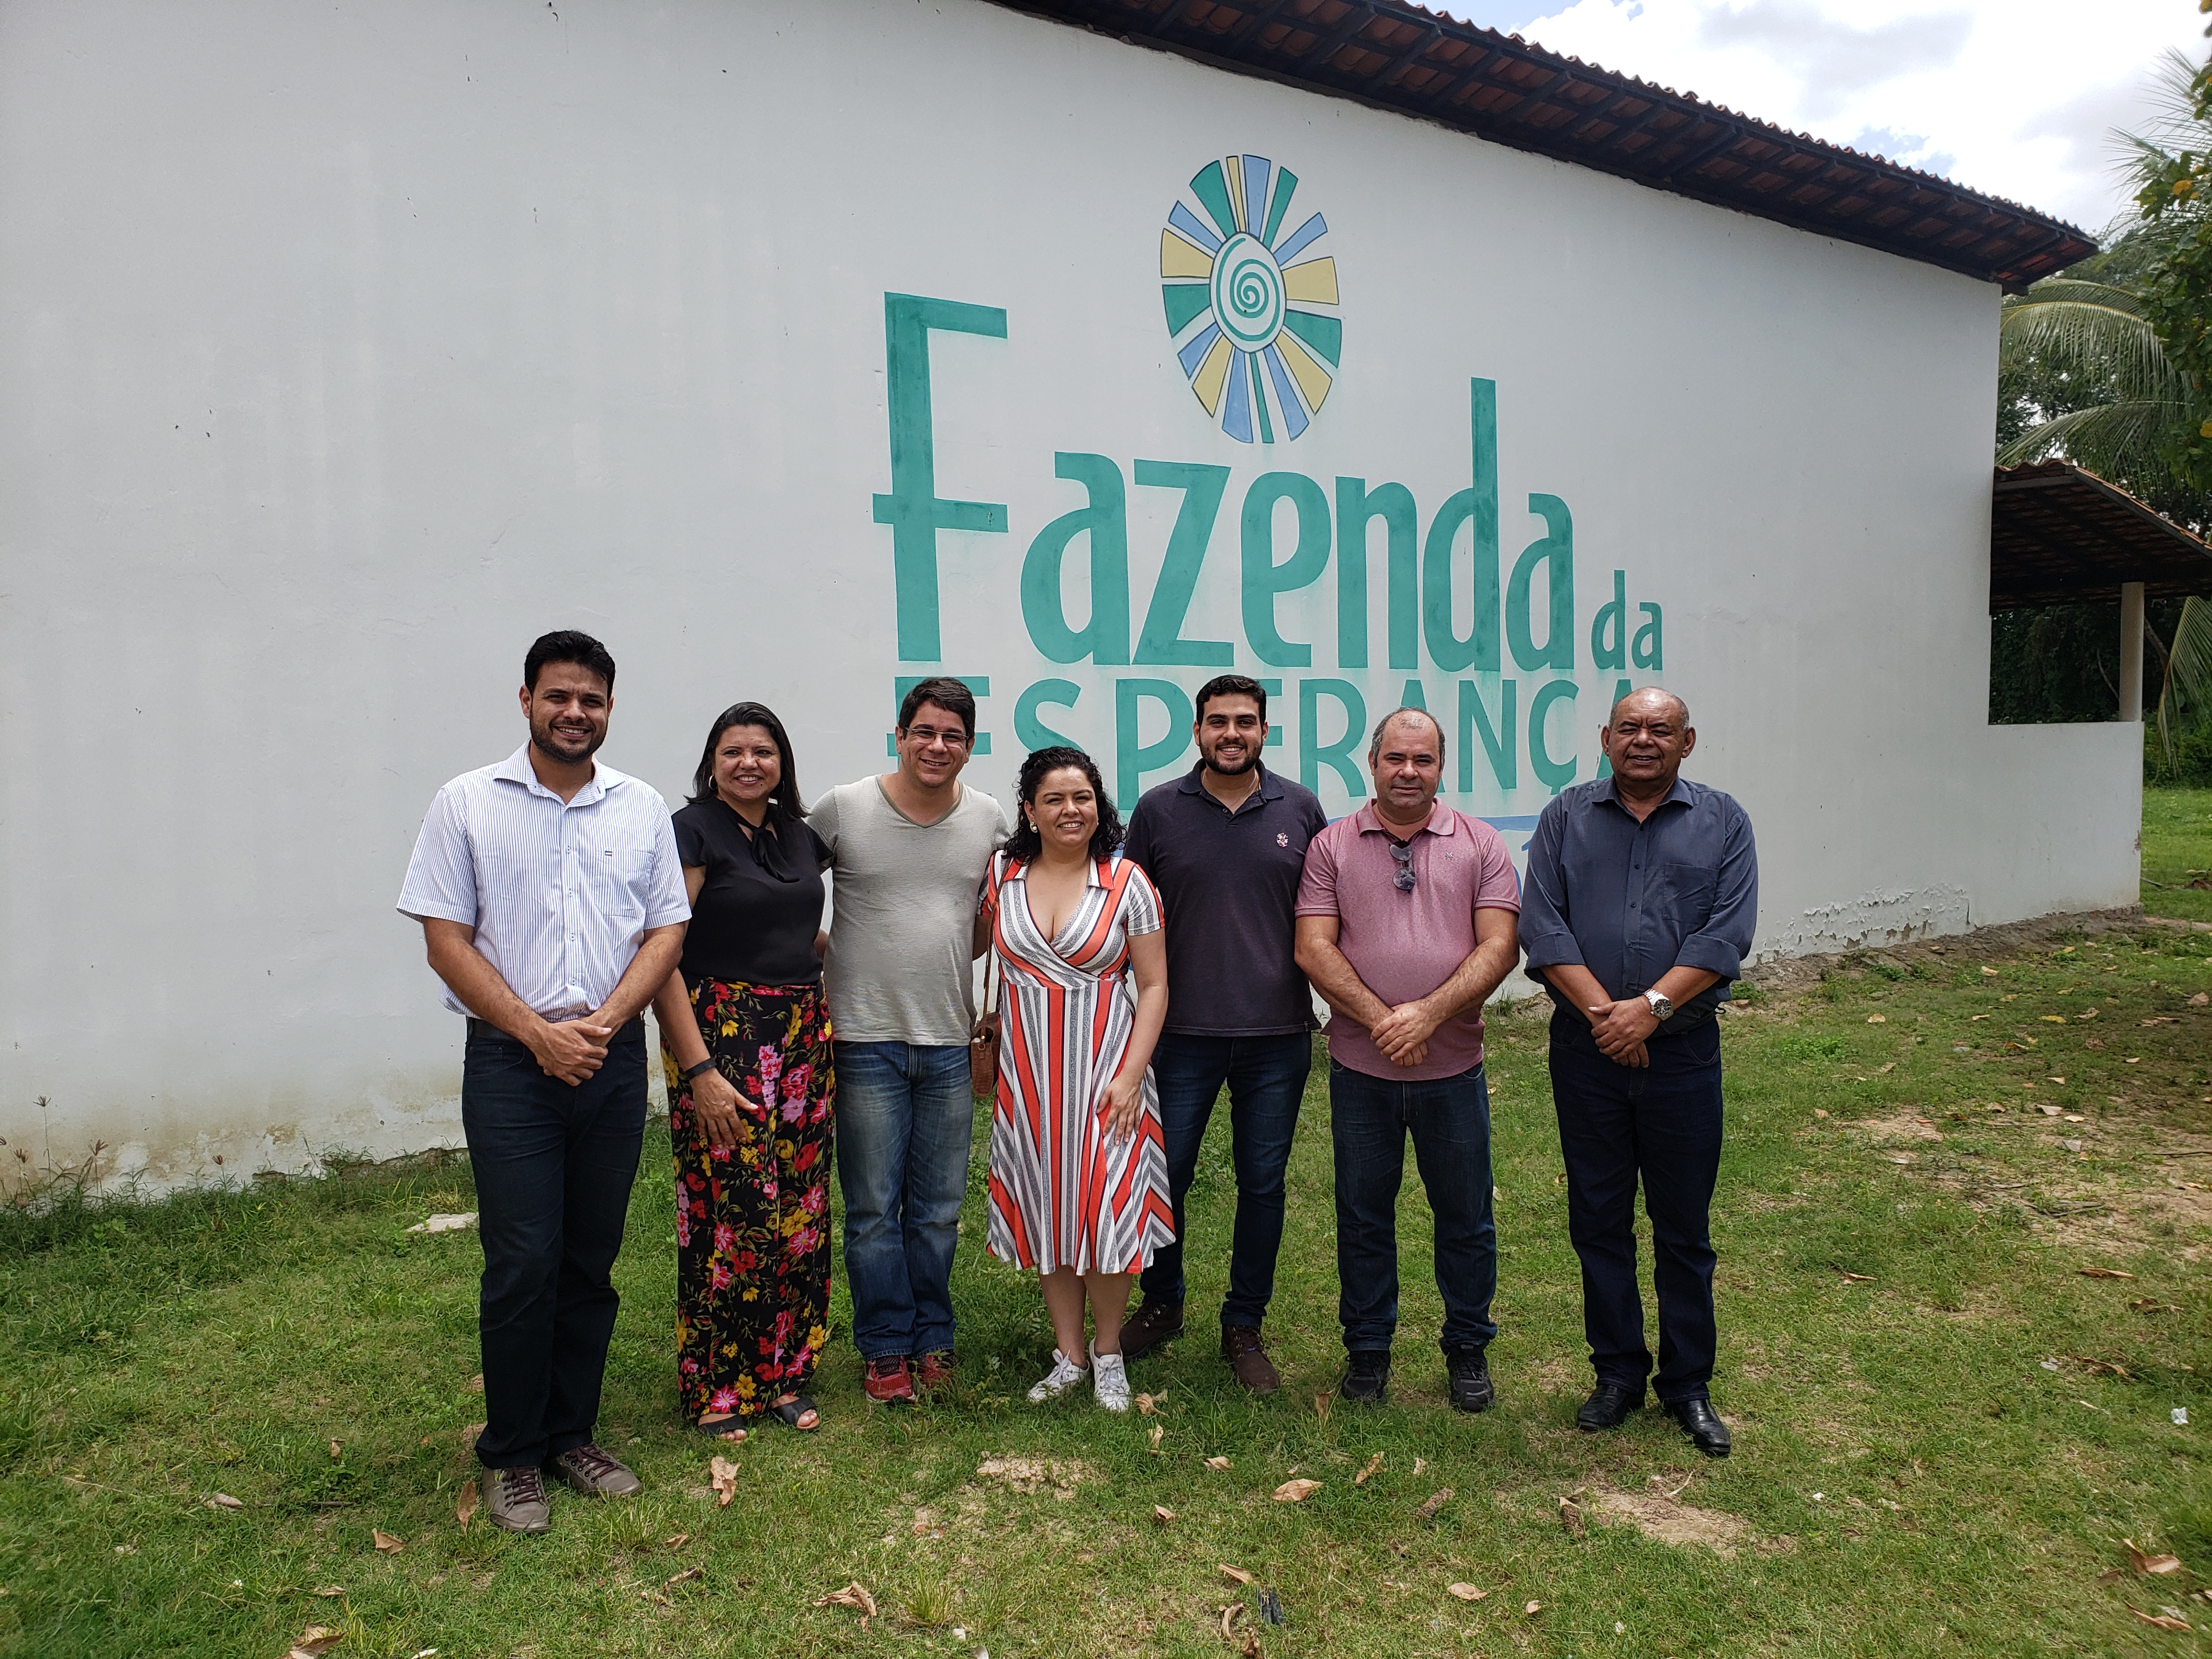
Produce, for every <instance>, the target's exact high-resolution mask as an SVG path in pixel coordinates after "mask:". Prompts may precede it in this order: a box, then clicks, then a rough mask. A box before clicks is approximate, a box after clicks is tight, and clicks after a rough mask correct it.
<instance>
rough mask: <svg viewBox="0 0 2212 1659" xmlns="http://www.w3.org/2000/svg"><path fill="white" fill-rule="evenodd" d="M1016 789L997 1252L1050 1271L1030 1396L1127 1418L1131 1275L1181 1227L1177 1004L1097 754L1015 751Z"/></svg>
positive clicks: (991, 893) (996, 930)
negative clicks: (1176, 1171)
mask: <svg viewBox="0 0 2212 1659" xmlns="http://www.w3.org/2000/svg"><path fill="white" fill-rule="evenodd" d="M1021 798H1022V799H1021V821H1020V823H1019V825H1018V827H1017V828H1016V829H1015V831H1014V833H1013V834H1012V836H1010V837H1008V838H1007V841H1006V846H1005V848H1002V849H1001V850H1000V852H999V854H997V855H996V856H995V857H994V859H993V860H992V861H991V871H990V874H989V875H988V876H987V878H985V883H984V890H983V897H982V904H981V913H980V914H979V915H978V916H977V918H976V923H975V933H976V945H977V949H978V951H979V953H980V951H981V948H982V946H983V945H984V944H985V943H986V942H988V943H989V945H991V947H992V948H993V949H994V951H996V952H997V953H998V961H999V969H1000V983H1001V984H1002V985H1003V986H1004V987H1005V1006H1004V1018H1003V1019H1002V1021H1001V1027H1000V1029H1001V1031H1002V1039H1001V1042H1000V1050H999V1088H998V1101H997V1106H996V1109H994V1112H993V1114H992V1122H991V1192H990V1231H989V1245H988V1248H989V1249H990V1252H991V1254H992V1255H995V1256H997V1257H998V1258H999V1259H1000V1260H1001V1261H1012V1262H1015V1263H1018V1265H1020V1266H1022V1267H1035V1268H1036V1270H1037V1272H1038V1273H1039V1274H1040V1275H1041V1277H1042V1284H1043V1289H1044V1300H1045V1306H1046V1308H1047V1309H1048V1310H1050V1312H1051V1315H1052V1328H1053V1335H1054V1339H1055V1340H1057V1342H1058V1343H1059V1346H1058V1348H1057V1349H1056V1350H1055V1351H1054V1354H1053V1357H1052V1358H1053V1367H1052V1370H1051V1372H1050V1373H1049V1374H1048V1376H1046V1377H1045V1378H1044V1380H1043V1381H1042V1382H1041V1383H1038V1384H1037V1385H1036V1387H1035V1388H1033V1389H1030V1400H1031V1401H1035V1402H1037V1403H1040V1404H1041V1403H1042V1402H1043V1401H1048V1400H1053V1399H1056V1398H1058V1397H1059V1396H1060V1395H1064V1394H1067V1393H1069V1392H1071V1391H1072V1390H1073V1389H1076V1388H1077V1387H1079V1385H1080V1384H1081V1383H1082V1381H1083V1379H1084V1377H1085V1376H1086V1375H1087V1376H1090V1377H1091V1387H1092V1389H1093V1391H1094V1393H1095V1394H1096V1395H1097V1401H1098V1403H1099V1404H1100V1405H1102V1406H1103V1407H1105V1408H1106V1409H1107V1410H1109V1411H1115V1412H1124V1411H1127V1410H1128V1409H1129V1375H1128V1372H1127V1369H1126V1368H1125V1367H1124V1366H1123V1364H1122V1362H1121V1316H1122V1314H1123V1313H1124V1311H1125V1310H1127V1307H1128V1303H1129V1279H1130V1276H1131V1275H1132V1274H1133V1273H1138V1272H1139V1271H1140V1270H1142V1269H1143V1267H1145V1266H1146V1263H1148V1262H1150V1261H1152V1255H1153V1252H1155V1251H1156V1250H1158V1249H1159V1247H1160V1246H1162V1245H1163V1244H1166V1243H1170V1242H1171V1241H1172V1240H1173V1239H1174V1237H1175V1215H1174V1212H1173V1210H1172V1209H1171V1208H1170V1206H1169V1203H1168V1168H1167V1153H1166V1148H1165V1143H1164V1139H1163V1137H1162V1135H1161V1133H1160V1106H1159V1092H1158V1089H1157V1088H1155V1086H1154V1085H1153V1082H1152V1070H1151V1062H1152V1047H1153V1044H1154V1043H1156V1042H1158V1040H1159V1035H1160V1026H1161V1024H1162V1023H1163V1022H1164V1020H1165V1019H1166V1018H1167V1011H1168V981H1167V948H1166V945H1165V943H1164V940H1163V938H1162V936H1161V933H1160V925H1161V922H1160V902H1159V896H1158V894H1157V893H1156V892H1155V891H1154V890H1153V888H1152V880H1151V878H1149V877H1147V876H1146V874H1145V872H1143V871H1142V870H1140V869H1139V868H1138V867H1137V866H1135V865H1134V864H1133V863H1131V862H1130V861H1129V860H1127V859H1126V858H1124V857H1123V856H1122V855H1121V850H1120V849H1121V817H1120V816H1119V814H1117V813H1116V812H1115V810H1114V805H1113V803H1112V801H1110V800H1109V799H1107V796H1106V791H1105V787H1104V785H1103V783H1102V781H1100V779H1099V775H1098V768H1097V765H1096V764H1095V763H1093V762H1092V760H1091V757H1090V756H1088V755H1086V754H1085V753H1084V752H1083V751H1082V750H1079V749H1069V748H1053V749H1041V750H1037V751H1036V753H1034V754H1032V755H1031V756H1030V757H1029V758H1028V759H1027V760H1026V761H1024V763H1022V774H1021ZM1086 1300H1087V1301H1088V1303H1089V1304H1090V1313H1091V1330H1092V1340H1091V1342H1090V1343H1089V1344H1088V1345H1086V1344H1085V1340H1084V1331H1083V1325H1084V1318H1083V1316H1084V1308H1085V1302H1086Z"/></svg>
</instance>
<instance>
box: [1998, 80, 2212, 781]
mask: <svg viewBox="0 0 2212 1659" xmlns="http://www.w3.org/2000/svg"><path fill="white" fill-rule="evenodd" d="M2152 97H2153V101H2154V104H2155V105H2156V106H2158V112H2157V113H2156V114H2155V115H2154V118H2153V119H2152V120H2151V122H2150V123H2149V125H2148V126H2147V127H2146V128H2145V129H2144V131H2141V132H2115V133H2114V134H2113V135H2112V138H2113V142H2114V146H2115V148H2116V149H2117V150H2118V152H2119V160H2120V165H2121V168H2122V170H2123V171H2124V173H2126V174H2127V175H2128V176H2129V178H2130V181H2131V182H2134V183H2136V184H2137V185H2148V184H2149V183H2150V182H2151V181H2154V180H2163V179H2168V178H2170V177H2171V176H2172V173H2173V170H2174V167H2175V164H2176V162H2177V161H2185V160H2187V159H2189V158H2191V157H2197V156H2203V155H2207V154H2208V153H2212V121H2208V120H2207V119H2206V118H2204V117H2203V115H2201V114H2200V113H2199V112H2198V100H2197V67H2196V65H2194V64H2191V62H2190V61H2189V59H2188V58H2185V57H2184V56H2183V55H2182V54H2181V53H2180V52H2171V51H2169V52H2167V53H2166V55H2165V56H2164V57H2163V58H2161V59H2160V63H2159V66H2158V69H2157V70H2156V71H2155V73H2154V81H2153V86H2152ZM2205 211H2206V209H2205V207H2204V206H2203V204H2199V203H2197V202H2195V201H2193V200H2191V201H2184V202H2183V203H2182V204H2180V205H2179V206H2178V207H2173V208H2169V209H2167V210H2165V211H2163V212H2161V213H2160V214H2159V215H2157V216H2154V217H2149V218H2147V219H2142V220H2130V221H2127V222H2123V223H2122V224H2116V225H2114V226H2113V227H2112V228H2111V229H2110V230H2109V231H2108V232H2107V233H2106V236H2107V246H2106V248H2105V249H2104V250H2103V251H2102V252H2099V253H2096V254H2093V255H2092V256H2091V257H2090V258H2087V259H2084V260H2082V261H2081V263H2080V264H2075V265H2073V266H2070V267H2069V268H2068V269H2067V270H2063V271H2062V272H2060V273H2059V274H2058V275H2057V276H2048V277H2045V279H2044V280H2043V281H2042V282H2039V283H2036V284H2035V285H2034V286H2033V287H2032V288H2030V289H2028V290H2027V292H2026V293H2025V294H2016V295H2008V296H2007V297H2006V299H2005V301H2004V303H2003V309H2002V313H2000V316H1999V319H1998V325H1997V365H1998V379H1999V384H2000V386H2001V387H2002V402H2003V404H2004V406H2005V408H2006V410H2008V413H2010V414H2011V416H2013V418H2011V419H2009V420H2008V421H2007V422H2005V423H2004V424H2005V425H2006V426H2007V427H2017V428H2019V429H2018V430H2017V431H2016V432H2015V433H2014V435H2012V436H2011V437H2010V438H2009V441H2003V442H2002V443H2001V445H2000V447H1999V448H1998V451H1997V464H1998V465H2000V466H2012V465H2018V464H2020V463H2021V462H2023V461H2033V460H2040V459H2045V458H2046V457H2048V456H2052V455H2063V457H2064V458H2065V459H2068V460H2069V461H2072V462H2073V463H2075V465H2078V466H2081V467H2082V468H2085V469H2086V470H2087V471H2091V472H2093V473H2095V474H2097V475H2098V476H2099V477H2101V478H2104V479H2106V480H2107V481H2108V482H2110V483H2114V484H2118V486H2120V487H2121V488H2122V489H2126V490H2128V491H2129V492H2130V493H2131V494H2133V495H2137V496H2139V497H2141V498H2142V499H2143V500H2145V501H2148V502H2149V503H2150V504H2151V505H2152V506H2154V507H2157V508H2159V509H2160V511H2161V512H2164V513H2166V514H2167V515H2168V516H2169V517H2172V518H2173V519H2176V520H2179V521H2181V522H2184V523H2186V524H2188V525H2190V526H2191V527H2192V528H2198V527H2201V526H2203V524H2204V523H2206V522H2207V520H2212V502H2208V501H2207V500H2206V498H2205V497H2204V496H2203V495H2202V494H2201V493H2199V492H2197V491H2196V490H2193V489H2189V488H2188V487H2187V486H2186V485H2185V484H2184V483H2182V482H2181V481H2180V480H2179V479H2178V478H2177V477H2175V475H2174V469H2173V466H2172V463H2171V461H2170V460H2169V459H2167V458H2166V454H2165V453H2164V450H2165V448H2166V445H2167V443H2168V441H2170V439H2171V438H2172V435H2173V434H2174V433H2175V432H2176V430H2177V429H2178V428H2185V427H2188V426H2194V425H2195V424H2196V422H2197V407H2198V400H2197V397H2196V396H2195V394H2194V389H2193V388H2192V386H2191V381H2190V379H2189V377H2188V376H2187V375H2185V374H2183V373H2182V371H2181V370H2180V369H2179V368H2176V367H2175V365H2174V364H2173V362H2172V361H2171V360H2170V359H2169V358H2168V357H2167V356H2166V350H2165V348H2164V347H2163V346H2162V345H2161V344H2160V341H2159V337H2158V334H2157V332H2156V331H2155V330H2154V328H2153V327H2152V325H2151V323H2150V319H2149V316H2148V313H2147V311H2146V308H2145V307H2144V304H2143V301H2142V295H2140V293H2139V292H2138V289H2137V286H2136V279H2137V278H2138V277H2139V276H2140V275H2141V274H2142V272H2143V271H2144V270H2147V269H2148V268H2149V267H2151V266H2153V265H2154V264H2156V263H2157V261H2158V260H2159V258H2160V256H2161V255H2162V254H2163V253H2164V252H2166V249H2167V248H2168V247H2170V246H2172V243H2173V242H2174V240H2176V238H2177V237H2178V235H2179V234H2180V233H2181V231H2182V230H2183V229H2184V228H2185V226H2187V225H2188V224H2189V223H2190V222H2191V221H2192V220H2194V219H2196V218H2197V217H2199V216H2202V215H2203V213H2204V212H2205ZM2208 435H2212V434H2208ZM2146 631H2147V632H2148V634H2149V637H2150V640H2151V641H2152V644H2153V645H2154V647H2155V648H2156V649H2157V650H2158V652H2159V654H2160V657H2161V658H2163V659H2164V662H2165V671H2164V674H2163V677H2162V678H2163V684H2161V686H2160V695H2159V701H2158V715H2157V724H2158V733H2159V743H2160V748H2161V750H2163V752H2164V754H2165V757H2166V764H2167V766H2168V767H2169V768H2176V767H2178V763H2179V727H2180V725H2181V723H2182V718H2183V714H2184V711H2185V710H2202V709H2204V708H2208V707H2212V603H2208V602H2207V601H2206V600H2204V599H2197V598H2194V597H2192V598H2190V599H2185V600H2184V601H2183V603H2182V606H2181V611H2180V614H2179V616H2178V617H2176V618H2175V621H2174V627H2173V637H2172V643H2171V644H2168V643H2167V642H2166V641H2161V640H2160V639H2159V638H2158V635H2157V634H2156V632H2155V631H2154V630H2148V629H2147V630H2146Z"/></svg>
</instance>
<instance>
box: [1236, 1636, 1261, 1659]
mask: <svg viewBox="0 0 2212 1659" xmlns="http://www.w3.org/2000/svg"><path fill="white" fill-rule="evenodd" d="M1237 1655H1238V1659H1260V1632H1258V1631H1256V1630H1248V1631H1246V1632H1244V1639H1243V1641H1241V1642H1239V1643H1238V1644H1237Z"/></svg>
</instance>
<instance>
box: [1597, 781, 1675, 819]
mask: <svg viewBox="0 0 2212 1659" xmlns="http://www.w3.org/2000/svg"><path fill="white" fill-rule="evenodd" d="M1597 799H1600V800H1601V801H1606V802H1608V803H1610V804H1611V805H1613V807H1615V808H1616V809H1617V810H1619V811H1623V812H1628V807H1627V805H1626V804H1625V803H1624V802H1623V801H1622V800H1621V799H1620V783H1619V781H1618V780H1617V779H1616V777H1615V776H1614V775H1613V774H1611V773H1608V774H1607V775H1606V779H1605V787H1604V788H1603V789H1601V790H1600V791H1599V792H1598V794H1597ZM1676 801H1680V802H1681V803H1682V805H1685V806H1695V805H1697V804H1698V798H1697V797H1696V796H1695V795H1693V794H1692V793H1691V792H1690V784H1689V781H1688V780H1687V779H1686V778H1685V777H1684V776H1683V775H1681V774H1680V772H1677V773H1675V774H1674V787H1671V788H1670V789H1668V791H1667V798H1666V799H1664V800H1662V801H1661V802H1660V803H1659V806H1672V805H1674V803H1675V802H1676ZM1659 806H1655V807H1653V808H1652V809H1651V811H1654V812H1656V811H1658V810H1659ZM1628 816H1629V817H1635V816H1636V814H1635V813H1633V812H1628ZM1647 816H1648V815H1647Z"/></svg>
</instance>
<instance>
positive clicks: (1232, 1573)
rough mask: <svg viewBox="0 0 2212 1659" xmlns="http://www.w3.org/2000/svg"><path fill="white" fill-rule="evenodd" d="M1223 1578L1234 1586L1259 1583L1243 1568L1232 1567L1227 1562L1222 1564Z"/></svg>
mask: <svg viewBox="0 0 2212 1659" xmlns="http://www.w3.org/2000/svg"><path fill="white" fill-rule="evenodd" d="M1221 1576H1222V1577H1224V1578H1226V1579H1228V1580H1229V1581H1230V1582H1231V1583H1234V1584H1249V1583H1256V1582H1257V1581H1256V1580H1255V1579H1254V1578H1253V1577H1252V1575H1251V1574H1250V1573H1249V1572H1247V1571H1244V1569H1243V1568H1242V1567H1232V1566H1231V1565H1229V1564H1228V1563H1227V1562H1226V1561H1224V1562H1222V1563H1221Z"/></svg>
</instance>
